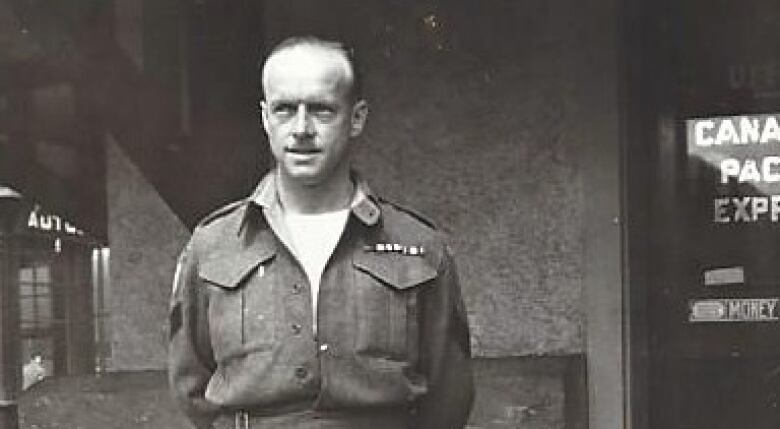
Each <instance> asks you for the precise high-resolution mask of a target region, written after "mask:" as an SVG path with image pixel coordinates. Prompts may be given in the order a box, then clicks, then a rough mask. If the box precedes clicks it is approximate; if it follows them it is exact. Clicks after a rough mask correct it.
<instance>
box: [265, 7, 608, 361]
mask: <svg viewBox="0 0 780 429" xmlns="http://www.w3.org/2000/svg"><path fill="white" fill-rule="evenodd" d="M265 13H266V18H265V20H264V23H265V24H266V25H267V33H266V39H267V40H268V42H269V43H273V42H275V41H276V40H278V39H279V38H280V37H283V36H286V35H288V34H295V33H316V34H325V35H330V36H332V37H338V38H342V39H347V40H349V41H350V42H351V43H352V44H354V45H355V46H356V48H357V52H358V53H359V54H361V55H362V60H363V64H364V69H365V74H366V89H367V95H368V97H369V101H370V102H371V105H372V113H371V116H370V117H369V124H368V127H367V130H366V135H365V138H364V139H363V140H364V142H363V147H362V149H361V152H360V162H359V164H360V165H361V170H363V171H364V172H365V174H366V175H367V176H369V177H371V178H372V179H373V183H374V186H375V187H376V188H379V189H380V190H381V191H383V192H384V193H385V194H387V195H389V196H390V197H391V198H393V199H395V200H398V201H401V202H403V203H407V204H409V205H411V206H413V207H415V208H418V209H420V210H421V211H422V212H423V213H425V214H427V215H429V216H430V217H432V218H434V219H435V220H437V221H438V223H440V224H441V225H442V227H443V228H444V229H446V230H448V231H449V232H450V233H451V234H452V236H453V245H454V249H455V252H456V257H457V261H458V263H459V266H460V270H461V277H462V280H463V286H464V289H465V295H466V300H467V305H468V307H469V313H470V317H471V322H472V327H473V334H474V335H473V343H474V349H475V351H476V353H477V354H478V355H480V356H487V357H490V356H493V357H495V356H514V355H536V354H569V353H581V352H583V350H584V346H583V343H584V333H583V302H582V290H583V242H584V235H583V234H584V223H583V222H584V216H583V215H584V210H585V204H586V191H585V189H584V188H583V181H584V178H585V176H586V175H587V174H588V170H589V168H590V166H589V165H588V164H584V163H583V162H582V157H581V155H582V151H583V150H587V148H589V147H596V146H597V143H598V142H600V141H603V140H609V141H615V139H616V135H615V134H611V133H610V131H613V130H611V129H609V127H605V126H604V124H616V123H617V116H616V103H617V101H616V97H615V91H616V86H617V83H616V81H617V79H616V69H614V68H613V67H614V62H613V58H612V57H614V56H615V55H616V52H615V50H614V49H615V48H614V44H615V42H614V39H610V38H609V37H614V33H613V32H612V28H614V25H615V19H616V17H615V11H614V10H613V9H612V8H610V7H609V4H608V3H607V4H603V6H601V7H593V6H589V7H587V8H584V9H583V8H581V7H579V6H578V3H576V2H574V1H571V0H555V1H541V0H540V1H525V2H518V1H493V2H489V3H485V2H477V1H467V0H462V1H449V2H382V1H378V0H377V1H357V0H355V1H343V2H338V3H336V4H333V3H331V2H328V3H327V4H324V3H322V2H317V1H298V2H282V1H270V2H268V3H267V7H266V9H265ZM605 36H609V37H605ZM600 168H601V167H600ZM612 168H614V171H617V168H618V166H617V164H615V165H613V166H612ZM590 192H598V190H596V189H594V190H590Z"/></svg>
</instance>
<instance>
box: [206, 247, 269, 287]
mask: <svg viewBox="0 0 780 429" xmlns="http://www.w3.org/2000/svg"><path fill="white" fill-rule="evenodd" d="M268 259H270V256H269V257H267V258H258V256H257V255H247V254H238V255H228V256H221V257H216V258H212V259H209V260H208V261H205V262H203V263H202V264H201V266H200V269H199V271H198V275H200V277H201V278H202V279H203V280H206V281H208V282H210V283H214V284H216V285H217V286H221V287H224V288H228V289H232V288H235V287H238V285H240V284H241V281H242V280H244V279H245V278H246V277H247V276H248V275H249V274H250V273H251V272H252V271H253V270H254V269H255V268H256V267H257V266H258V265H260V264H262V263H263V262H265V261H266V260H268ZM259 269H263V267H262V266H261V267H260V268H259Z"/></svg>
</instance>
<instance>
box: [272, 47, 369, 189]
mask: <svg viewBox="0 0 780 429" xmlns="http://www.w3.org/2000/svg"><path fill="white" fill-rule="evenodd" d="M263 76H264V78H263V88H264V92H265V101H264V102H263V103H262V115H263V127H264V128H265V131H266V133H267V134H268V140H269V142H270V145H271V152H272V153H273V155H274V158H276V161H277V164H278V166H279V169H280V172H281V174H283V175H286V176H287V177H288V178H290V179H293V180H295V181H298V182H300V183H302V184H305V185H317V184H321V183H323V182H325V181H327V180H328V179H330V178H331V177H333V175H334V173H335V172H344V171H346V170H348V168H349V161H348V158H349V149H350V139H351V138H353V137H356V136H357V135H359V134H360V132H361V130H362V128H363V124H364V122H365V117H366V114H367V107H366V104H365V102H363V101H358V102H353V101H352V99H351V97H350V96H349V91H350V87H351V84H352V82H351V77H350V75H349V68H348V64H347V63H346V60H345V59H344V58H343V57H342V56H341V55H340V54H339V53H337V52H334V51H331V50H328V49H326V48H321V47H316V46H298V47H294V48H290V49H287V50H283V51H280V52H277V53H276V54H274V55H273V56H272V57H271V58H270V59H269V60H268V63H267V64H266V66H265V69H264V75H263Z"/></svg>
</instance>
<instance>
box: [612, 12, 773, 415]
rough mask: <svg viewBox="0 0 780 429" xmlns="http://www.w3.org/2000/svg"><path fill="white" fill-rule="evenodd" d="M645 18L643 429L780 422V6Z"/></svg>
mask: <svg viewBox="0 0 780 429" xmlns="http://www.w3.org/2000/svg"><path fill="white" fill-rule="evenodd" d="M637 10H641V11H642V12H643V13H641V14H639V15H640V16H641V18H639V21H640V22H642V25H641V31H640V32H639V33H637V34H634V35H633V36H634V38H633V41H632V43H635V44H636V45H635V46H633V48H638V49H637V50H636V51H631V52H634V53H641V55H640V56H641V59H640V60H636V59H632V58H631V57H630V55H631V54H629V57H628V61H627V62H628V64H629V68H630V70H631V71H630V76H631V78H630V79H632V80H630V81H631V82H634V83H635V84H636V85H635V86H633V87H632V86H629V96H632V95H633V96H634V97H635V98H634V99H631V100H629V104H630V105H631V106H632V107H631V109H632V110H631V112H632V113H631V114H632V115H634V116H630V117H629V121H628V122H629V139H630V143H629V144H628V146H627V148H628V150H627V158H626V161H627V164H626V165H627V166H628V168H627V176H628V181H629V194H630V195H629V196H628V210H629V219H630V220H633V223H632V227H631V229H630V230H629V242H630V243H629V254H630V256H629V266H630V267H632V268H635V269H633V270H632V274H631V288H632V289H631V294H632V297H633V298H632V299H633V301H632V305H631V309H632V314H631V324H632V325H631V330H632V331H633V333H634V334H635V337H634V338H637V336H638V337H639V338H640V339H641V340H640V342H639V343H634V344H633V348H632V350H633V353H632V358H633V359H632V366H633V371H632V375H633V376H634V377H632V383H633V384H632V391H633V392H634V399H635V403H634V405H635V406H634V407H633V408H634V416H633V419H634V423H635V424H636V425H637V426H638V427H650V428H663V429H698V428H707V429H716V428H736V427H750V428H775V427H777V425H778V423H779V422H780V405H779V402H780V401H779V400H778V392H780V341H777V340H778V338H780V319H779V318H778V315H780V312H778V308H777V303H778V298H780V214H778V215H773V214H772V211H771V210H772V207H771V204H772V203H773V201H774V202H775V204H778V206H777V207H776V210H777V211H779V212H780V183H779V182H778V181H776V180H774V179H775V177H774V175H775V174H776V173H780V165H775V164H774V161H773V160H774V158H772V157H775V156H780V134H778V135H777V136H775V135H774V131H773V127H774V122H775V121H778V120H780V30H779V29H778V27H777V26H776V25H774V24H773V21H774V20H775V19H776V18H777V17H778V16H780V4H778V3H777V2H772V1H765V0H751V1H745V2H733V1H699V0H696V1H688V2H671V1H664V2H656V3H655V4H653V5H652V6H642V7H640V8H638V9H637ZM640 33H641V34H640ZM629 34H630V31H629ZM632 118H633V119H636V118H639V119H638V120H636V121H634V120H633V119H632ZM766 127H769V128H770V130H769V131H766ZM732 128H733V129H734V132H732V131H731V129H732ZM753 128H755V129H756V130H755V131H754V130H753ZM778 159H780V158H778ZM764 202H766V211H765V210H764V206H763V204H764ZM637 401H638V402H637Z"/></svg>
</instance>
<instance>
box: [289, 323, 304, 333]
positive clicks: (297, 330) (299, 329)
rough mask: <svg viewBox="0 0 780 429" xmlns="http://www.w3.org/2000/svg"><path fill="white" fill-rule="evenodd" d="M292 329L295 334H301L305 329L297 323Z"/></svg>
mask: <svg viewBox="0 0 780 429" xmlns="http://www.w3.org/2000/svg"><path fill="white" fill-rule="evenodd" d="M290 327H291V328H292V331H293V334H300V333H301V330H302V329H303V327H302V326H301V325H299V324H297V323H293V324H292V326H290Z"/></svg>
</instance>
